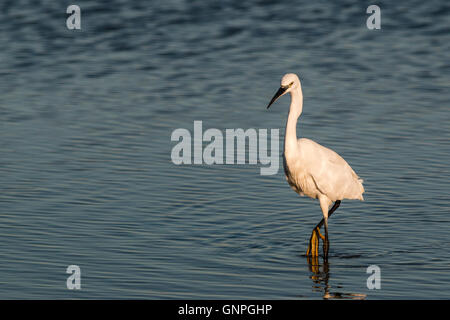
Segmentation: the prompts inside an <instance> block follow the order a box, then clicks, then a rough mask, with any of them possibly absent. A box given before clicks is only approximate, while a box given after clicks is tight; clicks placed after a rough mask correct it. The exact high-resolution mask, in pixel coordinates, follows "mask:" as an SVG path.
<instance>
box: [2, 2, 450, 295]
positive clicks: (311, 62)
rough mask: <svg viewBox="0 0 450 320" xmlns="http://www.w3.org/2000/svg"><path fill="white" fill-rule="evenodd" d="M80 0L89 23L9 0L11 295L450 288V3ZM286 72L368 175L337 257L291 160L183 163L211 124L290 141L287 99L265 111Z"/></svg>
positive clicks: (341, 217) (336, 240)
mask: <svg viewBox="0 0 450 320" xmlns="http://www.w3.org/2000/svg"><path fill="white" fill-rule="evenodd" d="M76 4H78V5H79V6H80V7H81V11H82V30H80V31H73V30H68V29H67V28H66V26H65V20H66V17H67V15H66V14H65V10H66V4H65V3H59V2H55V1H50V0H46V1H41V2H40V4H39V5H36V4H34V2H32V1H25V0H23V1H4V2H2V4H0V43H1V47H2V50H1V51H0V92H1V93H0V148H1V149H0V150H1V157H0V181H1V184H0V243H1V245H0V261H1V262H0V282H1V283H0V298H2V299H10V298H15V299H30V298H38V299H43V298H46V299H52V298H107V299H110V298H145V299H160V298H164V299H166V298H168V299H172V298H188V299H191V298H196V299H197V298H198V299H280V298H283V299H297V298H300V299H321V298H323V297H325V298H361V297H365V296H366V298H368V299H391V298H400V299H418V298H444V299H448V298H450V290H449V286H450V280H449V276H448V275H449V272H450V254H449V250H448V243H449V242H450V235H449V232H448V231H449V222H450V215H449V214H450V201H449V178H450V173H449V150H450V143H449V138H450V112H449V106H450V104H449V102H450V95H449V85H450V64H449V61H450V59H449V58H450V54H449V52H450V37H449V31H450V29H449V26H450V18H449V17H450V15H449V12H450V6H449V4H448V2H446V1H428V2H422V1H399V2H396V3H395V4H394V3H391V2H389V3H388V2H386V1H378V2H377V4H378V5H379V6H380V7H381V10H382V24H381V26H382V28H381V30H374V31H371V30H368V29H367V27H366V18H367V17H368V15H367V14H366V13H365V10H366V8H367V6H368V5H369V4H371V3H367V4H366V3H363V2H362V3H356V2H354V1H338V2H335V4H330V2H328V1H315V2H309V1H299V2H298V3H296V4H295V5H294V3H293V2H292V1H289V2H287V1H286V2H281V3H277V4H275V3H272V2H269V1H258V0H251V1H245V2H242V1H234V0H230V1H220V2H219V1H206V2H201V3H196V4H192V3H191V1H182V0H171V1H168V0H166V1H132V2H131V1H120V0H110V1H95V2H93V1H85V0H79V1H76ZM286 72H295V73H297V74H299V76H300V78H301V80H302V85H303V94H304V109H303V115H302V117H301V120H300V124H299V125H298V134H299V135H300V136H304V137H308V138H311V139H314V140H315V141H317V142H319V143H321V144H323V145H325V146H328V147H331V148H333V149H334V150H335V151H336V152H338V153H339V154H341V155H342V156H343V157H344V158H345V159H346V160H347V161H348V162H349V163H350V165H351V166H352V167H353V168H354V170H355V171H356V172H357V173H358V174H359V175H360V176H361V177H362V178H363V179H364V181H365V182H364V185H365V189H366V193H365V194H364V196H365V202H358V201H344V202H343V203H342V205H341V207H340V208H339V209H338V211H337V212H336V213H335V215H333V217H332V218H331V219H330V226H329V227H330V241H331V251H330V259H329V263H328V265H323V263H322V260H321V259H320V260H319V261H318V262H317V263H318V264H319V265H318V266H316V265H315V264H314V263H312V264H309V263H308V261H307V259H306V258H305V257H304V256H303V254H304V253H305V251H306V247H307V242H308V239H309V235H310V232H311V229H312V227H313V226H314V225H315V224H317V222H318V221H319V220H320V218H321V211H320V207H319V205H318V203H317V202H316V201H313V200H311V199H308V198H301V197H299V196H298V195H297V194H296V193H294V192H293V191H292V190H291V189H290V188H289V186H288V185H287V183H286V181H285V178H284V176H283V170H282V169H281V170H279V172H278V174H277V175H273V176H261V175H260V174H259V172H260V170H259V165H215V166H207V165H185V166H176V165H174V164H173V163H172V162H171V158H170V154H171V149H172V147H173V146H174V145H175V143H174V142H171V141H170V136H171V133H172V132H173V130H175V129H177V128H186V129H188V130H190V131H191V132H192V130H193V122H194V121H195V120H201V121H203V126H204V128H205V129H207V128H218V129H220V130H223V132H224V130H225V129H227V128H244V129H248V128H255V129H264V128H265V129H275V128H280V132H281V136H280V141H282V139H283V136H284V124H285V121H286V115H287V111H288V104H289V99H288V98H284V99H281V100H280V101H279V102H277V104H276V105H274V106H273V107H272V108H271V109H270V110H269V111H267V110H266V109H265V107H266V105H267V103H268V101H269V100H270V98H271V97H272V95H273V93H274V92H275V91H276V90H277V88H278V86H279V80H280V78H281V76H282V75H283V74H284V73H286ZM280 152H281V150H280ZM280 163H281V162H280ZM71 264H76V265H78V266H80V268H81V276H82V289H81V290H80V291H69V290H67V288H66V279H67V277H68V275H67V274H66V273H65V271H66V268H67V266H68V265H71ZM372 264H375V265H378V266H379V267H380V268H381V276H382V288H381V290H368V289H367V286H366V280H367V277H368V276H369V275H368V274H366V268H367V267H368V266H369V265H372Z"/></svg>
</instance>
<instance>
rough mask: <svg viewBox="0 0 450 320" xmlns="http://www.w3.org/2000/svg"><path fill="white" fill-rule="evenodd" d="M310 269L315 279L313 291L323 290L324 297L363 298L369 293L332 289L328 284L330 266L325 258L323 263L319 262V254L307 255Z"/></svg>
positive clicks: (313, 279)
mask: <svg viewBox="0 0 450 320" xmlns="http://www.w3.org/2000/svg"><path fill="white" fill-rule="evenodd" d="M306 260H307V262H308V266H309V271H310V272H311V273H312V274H311V276H310V278H311V280H312V281H313V291H314V292H322V291H323V298H324V299H354V300H363V299H365V298H366V297H367V295H365V294H362V293H343V292H336V291H331V286H330V285H329V284H328V281H329V279H330V266H329V264H328V261H327V260H326V259H325V260H324V261H323V263H322V264H320V262H319V257H318V256H306Z"/></svg>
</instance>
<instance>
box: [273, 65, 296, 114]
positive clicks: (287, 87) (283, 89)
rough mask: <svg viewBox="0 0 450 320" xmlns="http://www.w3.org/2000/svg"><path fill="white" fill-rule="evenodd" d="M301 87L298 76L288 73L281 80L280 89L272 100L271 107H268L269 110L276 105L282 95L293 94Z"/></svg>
mask: <svg viewBox="0 0 450 320" xmlns="http://www.w3.org/2000/svg"><path fill="white" fill-rule="evenodd" d="M298 87H300V80H299V79H298V77H297V75H296V74H295V73H287V74H285V75H284V76H283V78H281V86H280V89H278V91H277V92H276V93H275V95H274V96H273V98H272V100H270V103H269V105H268V106H267V109H269V107H270V106H271V105H272V103H274V102H275V101H276V100H277V99H278V98H279V97H281V96H282V95H284V94H286V93H288V92H291V91H292V90H294V89H295V88H298Z"/></svg>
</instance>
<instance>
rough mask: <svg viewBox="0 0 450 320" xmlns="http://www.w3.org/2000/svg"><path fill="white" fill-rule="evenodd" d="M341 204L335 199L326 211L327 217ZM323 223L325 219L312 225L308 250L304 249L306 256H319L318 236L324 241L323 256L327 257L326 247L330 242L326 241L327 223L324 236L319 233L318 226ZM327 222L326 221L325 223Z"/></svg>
mask: <svg viewBox="0 0 450 320" xmlns="http://www.w3.org/2000/svg"><path fill="white" fill-rule="evenodd" d="M340 204H341V200H337V201H336V202H335V203H334V205H333V207H332V208H331V209H330V210H329V211H328V217H330V216H331V215H332V214H333V212H334V211H336V209H337V208H338V207H339V205H340ZM324 223H325V219H322V220H320V222H319V223H318V224H317V226H315V227H314V229H313V231H312V233H311V238H310V239H309V246H308V250H307V251H306V255H307V256H313V257H317V256H319V238H320V239H322V241H324V248H323V249H324V257H326V258H328V249H329V247H330V243H329V241H328V225H327V226H326V227H325V236H323V235H322V234H321V233H320V228H321V227H322V225H323V224H324ZM327 224H328V223H327Z"/></svg>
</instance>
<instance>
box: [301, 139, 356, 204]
mask: <svg viewBox="0 0 450 320" xmlns="http://www.w3.org/2000/svg"><path fill="white" fill-rule="evenodd" d="M299 147H300V152H301V154H302V160H301V162H302V166H303V168H304V170H305V171H306V173H307V174H308V175H309V176H310V177H311V178H312V179H313V180H314V183H315V185H316V187H317V189H318V190H319V191H320V192H321V193H322V194H324V195H326V196H327V197H328V198H329V199H330V200H332V201H336V200H342V199H344V198H345V199H360V200H362V199H363V198H362V193H363V192H364V187H363V186H362V180H361V179H360V178H359V177H358V175H357V174H356V173H355V171H353V169H352V168H351V167H350V165H349V164H348V163H347V161H345V160H344V159H343V158H342V157H341V156H340V155H339V154H337V153H336V152H334V151H333V150H331V149H328V148H326V147H324V146H322V145H320V144H318V143H316V142H314V141H312V140H309V139H306V138H302V139H300V140H299Z"/></svg>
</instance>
